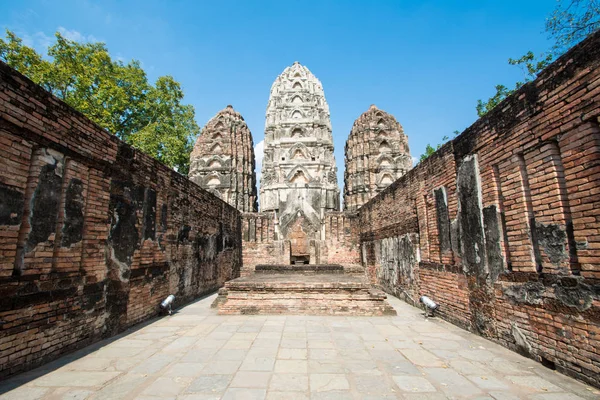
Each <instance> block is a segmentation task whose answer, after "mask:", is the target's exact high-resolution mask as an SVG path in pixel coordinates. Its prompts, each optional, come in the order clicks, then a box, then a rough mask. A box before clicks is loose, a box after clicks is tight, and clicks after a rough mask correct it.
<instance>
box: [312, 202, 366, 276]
mask: <svg viewBox="0 0 600 400" xmlns="http://www.w3.org/2000/svg"><path fill="white" fill-rule="evenodd" d="M359 237H360V235H359V227H358V214H357V213H352V212H337V211H330V212H328V213H326V214H325V241H324V243H322V244H320V247H321V248H320V249H319V250H320V259H319V263H320V264H341V265H346V266H359V265H360V243H359Z"/></svg>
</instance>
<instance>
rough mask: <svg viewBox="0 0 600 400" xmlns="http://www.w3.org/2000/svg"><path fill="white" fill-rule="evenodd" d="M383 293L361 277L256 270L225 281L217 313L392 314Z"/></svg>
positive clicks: (220, 292) (392, 310) (393, 311)
mask: <svg viewBox="0 0 600 400" xmlns="http://www.w3.org/2000/svg"><path fill="white" fill-rule="evenodd" d="M386 298H387V296H386V294H385V293H384V292H383V291H381V290H379V289H375V288H372V287H371V285H369V284H368V282H366V281H365V280H364V278H362V277H357V276H352V275H338V274H323V275H303V274H256V275H253V276H249V277H243V278H238V279H234V280H232V281H229V282H226V283H225V287H224V288H222V289H221V290H220V291H219V296H218V297H217V299H216V300H215V306H216V307H217V309H218V312H219V314H310V315H363V316H380V315H396V311H395V310H394V309H393V308H392V307H391V306H390V305H389V304H388V303H387V301H386Z"/></svg>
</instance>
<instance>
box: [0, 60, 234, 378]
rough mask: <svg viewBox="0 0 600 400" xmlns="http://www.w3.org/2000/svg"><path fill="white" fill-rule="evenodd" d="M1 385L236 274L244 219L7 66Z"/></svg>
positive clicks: (1, 137) (1, 194)
mask: <svg viewBox="0 0 600 400" xmlns="http://www.w3.org/2000/svg"><path fill="white" fill-rule="evenodd" d="M0 159H1V161H0V165H1V168H0V321H1V322H0V377H2V376H6V375H9V374H13V373H15V372H18V371H22V370H25V369H29V368H32V367H34V366H37V365H39V364H42V363H45V362H47V361H49V360H51V359H54V358H56V357H57V356H58V355H60V354H62V353H65V352H68V351H71V350H73V349H76V348H80V347H83V346H85V345H88V344H90V343H92V342H94V341H96V340H99V339H100V338H103V337H108V336H111V335H113V334H115V333H117V332H119V331H122V330H123V329H125V328H127V327H129V326H131V325H133V324H135V323H138V322H140V321H143V320H145V319H148V318H150V317H152V316H154V315H156V314H157V312H158V304H159V303H160V301H161V300H162V299H164V298H165V297H166V296H167V295H169V294H171V293H172V294H175V296H176V305H180V304H184V303H185V302H188V301H190V300H192V299H194V298H197V297H198V296H199V295H202V294H204V293H207V292H210V291H213V290H215V289H217V288H219V287H221V286H222V285H223V283H224V282H225V281H226V280H229V279H231V278H235V277H237V276H239V270H240V267H241V251H240V249H241V236H240V232H241V229H240V214H239V212H238V211H237V210H235V209H234V208H233V207H231V206H229V205H227V204H226V203H224V202H223V201H221V200H219V199H217V198H216V197H215V196H213V195H211V194H209V193H207V192H205V191H204V190H202V189H200V187H198V186H197V185H196V184H194V183H192V182H191V181H189V180H188V179H187V177H184V176H181V175H179V174H178V173H176V172H174V171H172V170H170V169H169V168H167V167H165V166H163V165H161V164H160V163H158V162H157V161H155V160H154V159H152V158H151V157H149V156H146V155H144V154H142V153H140V152H139V151H137V150H134V149H133V148H131V147H130V146H128V145H126V144H125V143H123V142H121V141H120V140H118V139H117V138H116V137H114V136H113V135H111V134H109V133H107V132H106V131H104V130H102V129H101V128H99V127H98V126H96V125H94V124H93V123H91V122H90V121H89V120H88V119H86V118H85V117H84V116H83V115H81V114H79V113H78V112H76V111H74V110H73V109H71V108H70V107H68V106H67V105H66V104H64V103H62V102H61V101H59V100H57V99H56V98H54V97H52V96H51V95H49V94H48V93H47V92H45V91H44V90H42V89H41V88H40V87H38V86H36V85H34V84H33V83H32V82H31V81H29V80H28V79H27V78H25V77H23V76H22V75H20V74H19V73H17V72H15V71H14V70H12V69H10V68H9V67H7V66H6V65H5V64H2V63H0Z"/></svg>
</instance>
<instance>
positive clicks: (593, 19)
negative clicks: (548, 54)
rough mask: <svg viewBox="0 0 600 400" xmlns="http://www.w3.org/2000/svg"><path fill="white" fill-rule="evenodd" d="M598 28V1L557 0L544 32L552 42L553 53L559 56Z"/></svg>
mask: <svg viewBox="0 0 600 400" xmlns="http://www.w3.org/2000/svg"><path fill="white" fill-rule="evenodd" d="M599 28H600V1H598V0H569V1H565V0H559V1H558V5H557V7H556V9H555V10H554V11H553V12H552V14H551V15H550V17H549V18H548V19H547V20H546V32H548V33H549V34H550V38H552V39H553V40H554V42H555V43H554V47H553V51H554V53H555V55H560V54H562V53H564V52H565V51H566V50H568V49H569V48H570V47H571V46H573V45H575V44H577V43H579V42H580V41H582V40H583V39H585V38H586V37H587V36H588V35H590V34H592V33H594V32H596V31H597V30H598V29H599Z"/></svg>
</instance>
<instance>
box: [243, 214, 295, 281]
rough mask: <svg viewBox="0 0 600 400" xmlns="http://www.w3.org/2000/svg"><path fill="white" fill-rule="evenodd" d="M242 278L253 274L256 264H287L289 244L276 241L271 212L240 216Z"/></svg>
mask: <svg viewBox="0 0 600 400" xmlns="http://www.w3.org/2000/svg"><path fill="white" fill-rule="evenodd" d="M242 241H243V245H242V260H243V261H242V265H243V267H242V272H241V275H242V276H247V275H250V274H252V273H253V272H254V267H255V266H256V265H258V264H270V265H276V264H289V263H290V244H289V242H288V243H285V242H284V241H282V240H277V239H276V222H275V214H274V213H273V212H258V213H243V214H242Z"/></svg>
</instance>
